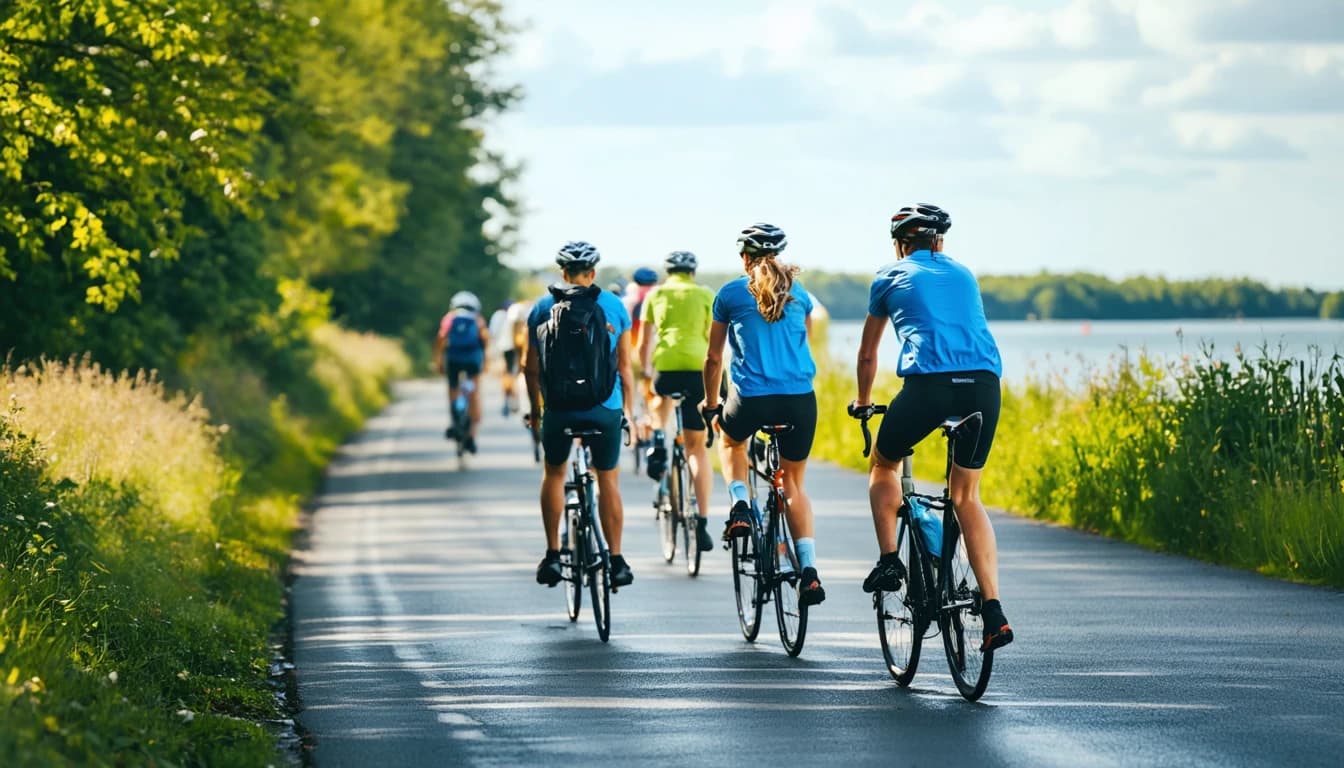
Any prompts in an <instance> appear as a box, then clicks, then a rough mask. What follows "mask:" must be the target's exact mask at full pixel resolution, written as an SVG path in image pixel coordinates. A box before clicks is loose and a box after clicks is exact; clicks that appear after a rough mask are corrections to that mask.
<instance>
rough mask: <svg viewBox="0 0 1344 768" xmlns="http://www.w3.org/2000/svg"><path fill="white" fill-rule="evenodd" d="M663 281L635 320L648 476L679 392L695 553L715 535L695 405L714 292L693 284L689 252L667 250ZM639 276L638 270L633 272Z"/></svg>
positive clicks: (659, 461) (657, 467)
mask: <svg viewBox="0 0 1344 768" xmlns="http://www.w3.org/2000/svg"><path fill="white" fill-rule="evenodd" d="M666 265H667V280H666V281H664V282H663V284H662V285H660V286H658V287H657V288H655V289H654V290H653V291H651V292H650V293H649V295H648V296H647V297H645V299H644V307H643V310H642V314H643V317H642V318H641V323H640V334H639V337H638V338H639V360H640V363H641V367H642V369H643V371H644V380H645V381H652V387H651V389H652V390H653V392H654V399H653V402H652V404H651V407H650V413H651V415H652V418H653V445H652V446H651V447H650V448H649V449H648V459H647V461H648V464H647V466H648V474H649V477H650V478H652V479H653V480H655V481H656V480H659V479H661V478H662V476H663V473H664V472H666V471H667V444H666V436H665V433H664V429H665V428H666V425H667V421H668V419H670V418H671V417H672V408H673V403H674V401H673V400H672V399H671V398H669V397H667V396H668V395H673V394H677V393H680V394H681V395H682V401H681V427H682V430H683V435H684V439H685V441H686V458H687V459H688V463H689V464H690V470H691V482H692V484H693V485H694V486H695V501H696V504H697V505H698V506H699V507H700V508H699V509H698V510H697V515H696V518H697V519H696V530H697V532H698V533H697V534H696V536H697V541H698V543H699V547H700V551H702V552H708V551H709V550H711V549H713V548H714V537H713V536H711V535H710V534H709V531H708V530H707V517H706V515H705V508H706V506H707V505H708V504H709V499H710V494H711V493H712V491H713V484H714V471H713V470H712V469H711V468H710V465H709V450H708V449H707V448H706V447H705V421H704V419H703V418H701V416H700V412H699V411H698V410H696V406H698V405H699V404H700V401H701V400H704V399H705V388H704V379H703V366H704V361H705V354H706V353H707V352H708V351H709V326H710V323H711V322H712V321H713V306H714V292H713V291H711V290H710V289H708V288H706V287H705V286H703V285H700V284H699V283H697V282H695V270H696V268H697V267H698V266H699V262H698V261H697V260H696V258H695V254H694V253H691V252H690V251H673V252H672V253H670V254H668V256H667V260H666ZM636 277H638V273H636Z"/></svg>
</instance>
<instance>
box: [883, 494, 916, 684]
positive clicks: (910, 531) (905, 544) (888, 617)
mask: <svg viewBox="0 0 1344 768" xmlns="http://www.w3.org/2000/svg"><path fill="white" fill-rule="evenodd" d="M914 534H915V530H914V528H913V527H911V526H910V525H909V524H908V523H907V521H906V519H905V518H904V517H902V518H901V519H900V520H899V521H898V522H897V529H896V551H897V552H898V553H900V557H901V562H903V563H906V564H907V567H906V571H907V573H906V578H905V582H904V583H903V584H901V588H900V589H898V590H894V591H890V592H886V591H883V590H878V591H877V592H875V593H873V608H874V609H875V610H876V611H877V636H878V638H880V639H881V641H882V658H883V659H885V660H886V662H887V672H889V673H891V676H892V678H894V679H895V680H896V682H897V683H898V684H899V685H901V686H902V687H904V686H907V685H910V681H911V680H913V679H914V678H915V670H916V669H918V668H919V652H920V649H921V648H922V647H923V645H924V629H925V627H924V624H923V622H922V621H921V619H922V617H923V616H924V613H925V612H924V610H923V606H924V602H923V601H924V588H923V582H924V577H923V576H922V575H921V573H922V569H921V568H920V567H919V561H918V559H917V558H918V553H917V552H916V551H915V541H914Z"/></svg>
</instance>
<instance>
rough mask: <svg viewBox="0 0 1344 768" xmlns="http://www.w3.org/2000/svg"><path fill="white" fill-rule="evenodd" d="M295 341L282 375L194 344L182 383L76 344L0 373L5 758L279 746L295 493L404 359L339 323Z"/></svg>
mask: <svg viewBox="0 0 1344 768" xmlns="http://www.w3.org/2000/svg"><path fill="white" fill-rule="evenodd" d="M307 346H308V347H309V348H310V350H311V353H310V356H309V357H308V359H307V361H306V363H305V365H306V366H307V368H308V371H307V373H306V375H304V376H303V377H302V380H301V381H289V382H276V381H269V380H268V379H267V376H266V373H265V372H264V371H259V370H257V369H256V368H255V367H254V366H251V365H249V364H248V362H247V361H246V360H243V359H240V358H239V357H238V356H237V355H236V354H233V355H230V353H229V351H228V349H227V348H226V347H223V346H217V347H212V348H209V349H198V350H197V354H196V355H195V356H193V357H191V358H190V359H189V360H187V361H185V364H184V366H183V368H182V370H181V371H179V372H177V374H178V376H179V377H180V378H182V379H184V380H190V379H195V380H199V381H202V382H210V387H209V391H208V392H202V393H200V394H197V395H191V396H188V395H182V394H177V393H176V392H175V391H173V390H172V389H170V388H169V387H168V386H166V385H165V384H164V383H162V382H161V381H160V380H159V379H158V378H157V377H156V376H155V375H153V374H148V373H133V374H132V373H117V372H113V371H108V370H106V369H103V368H100V367H98V366H96V365H92V364H90V363H87V362H85V361H71V362H68V363H67V362H45V363H40V364H35V365H32V366H27V367H15V368H5V369H0V395H3V396H4V398H3V399H4V409H5V410H4V412H3V415H0V711H4V712H5V718H4V727H0V755H4V756H5V760H4V763H5V764H6V765H50V764H70V763H73V764H81V765H83V764H89V765H107V764H131V765H141V764H144V765H150V764H239V765H265V764H268V763H274V762H275V761H276V757H277V756H276V739H275V735H274V733H272V732H270V731H269V730H268V729H267V728H265V727H263V726H262V725H261V723H263V722H264V721H267V720H275V719H277V718H280V717H282V716H283V713H282V712H281V711H280V708H279V706H278V704H277V699H276V697H275V696H274V693H273V691H272V689H271V688H270V687H269V686H268V684H267V668H268V665H269V663H270V661H271V656H272V650H271V642H272V641H271V637H270V635H271V632H272V630H273V627H274V625H275V623H276V622H277V621H278V619H280V618H281V616H282V600H281V598H282V593H281V584H280V581H279V576H280V569H281V567H282V564H283V560H284V557H285V556H286V553H287V551H288V544H289V537H290V533H291V531H292V530H293V527H294V524H295V521H296V517H297V513H298V504H299V502H300V500H301V499H302V498H303V496H304V495H305V494H307V493H310V492H311V491H312V490H313V489H314V487H315V486H314V484H315V483H316V481H317V478H318V476H319V472H320V469H321V467H322V466H323V465H324V464H325V462H326V460H327V458H328V457H329V455H330V452H331V450H332V449H333V448H334V447H335V446H336V445H338V444H339V442H340V440H341V439H342V438H343V437H344V436H345V435H346V434H348V433H349V432H350V431H351V430H353V429H354V428H355V427H356V426H357V425H358V423H359V420H360V419H361V418H362V416H363V415H364V414H367V413H369V412H371V411H372V410H373V409H376V408H378V407H380V406H381V405H382V403H383V402H385V394H384V393H385V389H386V385H387V383H388V381H389V380H390V378H391V377H393V376H395V375H399V374H402V373H404V372H405V370H406V364H405V358H404V356H402V355H401V353H400V352H399V350H398V348H397V346H396V345H395V344H394V343H392V342H389V341H384V340H380V339H376V338H372V337H364V336H359V335H355V334H350V333H347V332H344V331H341V330H339V329H336V328H322V329H321V330H320V331H318V330H315V332H314V334H313V338H312V340H311V342H310V344H309V345H307ZM207 405H208V406H209V407H208V408H207ZM259 456H264V457H266V459H267V460H269V462H270V463H269V464H267V463H263V462H262V461H261V460H259V458H258V457H259Z"/></svg>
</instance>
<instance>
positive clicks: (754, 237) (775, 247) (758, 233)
mask: <svg viewBox="0 0 1344 768" xmlns="http://www.w3.org/2000/svg"><path fill="white" fill-rule="evenodd" d="M788 244H789V240H788V238H786V237H785V236H784V230H782V229H780V228H779V227H776V226H775V225H773V224H765V223H759V222H758V223H756V224H752V225H751V226H750V227H747V228H746V229H744V230H742V234H740V235H738V236H737V246H738V251H739V252H741V253H745V254H747V255H748V256H773V255H774V254H776V253H779V252H780V251H782V250H784V246H786V245H788Z"/></svg>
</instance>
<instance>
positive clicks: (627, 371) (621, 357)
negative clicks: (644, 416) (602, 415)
mask: <svg viewBox="0 0 1344 768" xmlns="http://www.w3.org/2000/svg"><path fill="white" fill-rule="evenodd" d="M632 346H633V345H632V344H631V342H630V329H628V328H627V329H626V330H624V331H621V335H620V336H619V337H617V340H616V369H617V370H618V371H619V372H620V374H621V402H622V403H623V404H624V408H625V420H626V421H628V422H630V424H632V425H633V424H634V423H635V379H634V376H635V371H634V368H635V366H634V364H633V363H632V362H631V360H630V358H631V354H632V349H631V347H632Z"/></svg>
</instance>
